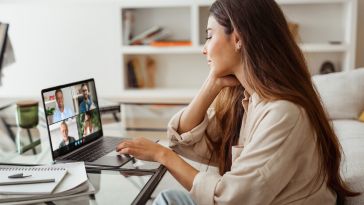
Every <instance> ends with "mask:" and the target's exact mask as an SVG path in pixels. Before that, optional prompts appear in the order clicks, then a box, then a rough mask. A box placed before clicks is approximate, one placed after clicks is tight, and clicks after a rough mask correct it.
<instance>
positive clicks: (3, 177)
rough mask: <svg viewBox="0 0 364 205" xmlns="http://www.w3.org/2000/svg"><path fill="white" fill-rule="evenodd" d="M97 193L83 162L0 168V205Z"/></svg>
mask: <svg viewBox="0 0 364 205" xmlns="http://www.w3.org/2000/svg"><path fill="white" fill-rule="evenodd" d="M94 193H95V189H94V188H93V186H92V184H91V183H89V181H88V180H87V175H86V170H85V164H84V163H83V162H74V163H66V164H56V165H49V166H34V167H29V166H27V167H24V166H0V203H8V204H30V203H38V202H44V201H55V200H60V199H65V198H70V197H78V196H84V195H90V194H94Z"/></svg>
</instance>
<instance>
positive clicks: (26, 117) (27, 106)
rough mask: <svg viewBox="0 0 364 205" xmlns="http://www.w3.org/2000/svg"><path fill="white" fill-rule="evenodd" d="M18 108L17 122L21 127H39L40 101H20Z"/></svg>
mask: <svg viewBox="0 0 364 205" xmlns="http://www.w3.org/2000/svg"><path fill="white" fill-rule="evenodd" d="M16 106H17V107H16V112H17V120H18V124H19V126H20V127H22V128H32V127H35V126H37V125H38V122H39V118H38V101H34V100H26V101H19V102H17V103H16Z"/></svg>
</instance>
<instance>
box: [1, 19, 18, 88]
mask: <svg viewBox="0 0 364 205" xmlns="http://www.w3.org/2000/svg"><path fill="white" fill-rule="evenodd" d="M8 30H9V24H6V23H1V22H0V85H1V77H2V69H3V68H5V67H6V66H8V65H10V64H12V63H14V62H15V57H14V50H13V47H12V45H11V42H10V39H9V37H8Z"/></svg>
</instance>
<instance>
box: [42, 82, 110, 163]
mask: <svg viewBox="0 0 364 205" xmlns="http://www.w3.org/2000/svg"><path fill="white" fill-rule="evenodd" d="M42 98H43V106H44V111H45V113H46V118H47V120H46V121H47V127H48V133H49V140H50V144H51V149H52V155H53V159H55V158H56V157H58V156H61V155H65V154H67V153H69V152H71V151H73V150H75V149H78V148H80V147H82V146H84V145H86V144H88V143H90V142H92V141H94V140H96V139H97V138H99V137H101V136H102V135H103V133H102V126H101V120H100V111H99V106H98V105H99V104H98V100H97V95H96V87H95V81H94V80H93V79H89V80H84V81H79V82H74V83H70V84H66V85H60V86H56V87H53V88H48V89H44V90H42Z"/></svg>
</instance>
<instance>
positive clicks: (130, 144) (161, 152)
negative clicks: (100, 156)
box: [116, 137, 171, 163]
mask: <svg viewBox="0 0 364 205" xmlns="http://www.w3.org/2000/svg"><path fill="white" fill-rule="evenodd" d="M116 151H117V152H119V153H121V154H130V155H133V156H134V157H135V158H137V159H141V160H145V161H156V162H160V163H161V162H162V158H163V157H164V156H166V154H167V153H168V152H171V150H170V149H168V148H166V147H164V146H162V145H160V144H158V143H155V142H153V141H151V140H148V139H145V138H143V137H137V138H135V139H133V140H125V141H123V142H121V143H120V144H119V145H117V146H116Z"/></svg>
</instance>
